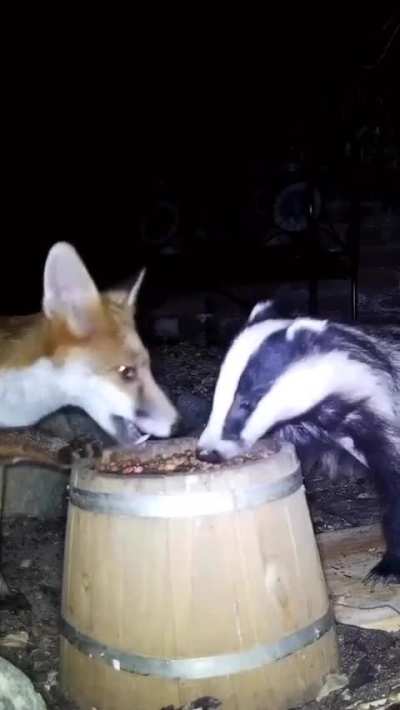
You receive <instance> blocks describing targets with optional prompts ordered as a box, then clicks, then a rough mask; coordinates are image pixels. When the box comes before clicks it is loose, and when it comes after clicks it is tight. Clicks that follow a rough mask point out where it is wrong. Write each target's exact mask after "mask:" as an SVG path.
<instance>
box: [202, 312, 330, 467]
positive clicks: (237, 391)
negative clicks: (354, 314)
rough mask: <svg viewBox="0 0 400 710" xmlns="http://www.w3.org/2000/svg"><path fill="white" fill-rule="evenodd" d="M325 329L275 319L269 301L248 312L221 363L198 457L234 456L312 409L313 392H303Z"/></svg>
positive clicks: (305, 322) (320, 325) (302, 320)
mask: <svg viewBox="0 0 400 710" xmlns="http://www.w3.org/2000/svg"><path fill="white" fill-rule="evenodd" d="M325 327H326V321H320V320H315V319H310V318H297V319H295V320H293V319H283V318H279V317H277V314H276V313H275V310H274V304H273V303H272V302H271V301H265V302H261V303H258V304H257V305H256V306H255V307H254V308H253V310H252V312H251V313H250V316H249V319H248V321H247V323H246V325H245V327H244V328H243V330H242V331H241V332H240V333H239V334H238V336H237V337H236V339H235V340H234V342H233V343H232V345H231V347H230V349H229V350H228V352H227V354H226V356H225V359H224V362H223V364H222V367H221V370H220V373H219V378H218V382H217V385H216V389H215V392H214V399H213V406H212V411H211V415H210V418H209V421H208V423H207V426H206V428H205V430H204V431H203V433H202V435H201V436H200V439H199V442H198V447H197V455H198V457H199V458H201V459H206V460H208V461H214V462H217V461H219V460H221V459H227V458H231V457H233V456H236V455H237V454H239V453H241V452H243V451H245V450H246V449H248V448H250V447H251V446H252V445H253V444H254V443H255V442H256V441H257V440H258V439H259V438H261V437H262V436H264V435H265V434H266V433H267V432H268V431H270V430H271V428H273V427H274V426H275V425H276V424H278V423H279V422H282V421H284V420H288V419H290V418H293V417H294V416H296V415H297V414H298V413H301V412H303V411H304V409H305V408H308V407H309V406H312V404H313V403H312V401H310V400H311V399H313V398H314V396H315V394H313V395H311V393H309V392H308V388H307V379H308V377H309V376H310V368H312V367H313V365H314V364H315V363H312V362H311V360H312V352H313V346H312V343H313V342H314V341H315V339H316V338H317V337H318V334H320V333H321V332H322V331H323V330H324V329H325ZM299 336H300V337H299ZM303 355H306V357H303ZM321 374H322V373H321ZM317 377H318V373H317Z"/></svg>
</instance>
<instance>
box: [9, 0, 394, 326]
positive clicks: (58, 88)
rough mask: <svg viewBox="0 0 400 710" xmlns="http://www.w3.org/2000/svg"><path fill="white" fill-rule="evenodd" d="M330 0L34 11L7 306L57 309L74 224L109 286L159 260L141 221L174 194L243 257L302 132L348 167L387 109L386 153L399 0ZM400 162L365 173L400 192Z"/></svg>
mask: <svg viewBox="0 0 400 710" xmlns="http://www.w3.org/2000/svg"><path fill="white" fill-rule="evenodd" d="M320 5H323V6H322V7H320V9H319V10H316V9H312V8H311V7H309V8H308V9H306V10H305V9H304V8H296V9H295V10H294V9H293V7H292V4H291V3H282V4H281V5H280V6H279V11H277V10H276V9H275V10H274V11H273V10H272V8H270V7H269V6H268V5H265V7H264V9H263V10H260V11H259V13H257V14H253V16H250V15H249V16H246V17H245V16H242V14H241V12H239V11H237V12H236V13H235V12H234V11H233V10H232V9H231V10H229V11H228V9H222V10H221V14H220V16H217V13H216V11H213V12H210V14H209V15H207V14H205V13H200V12H199V11H198V10H196V9H195V8H192V10H191V14H190V15H187V16H184V15H183V13H182V11H181V14H180V15H177V16H176V17H175V16H173V15H172V10H171V14H168V11H166V16H163V15H162V12H161V10H160V9H156V8H154V11H153V15H152V16H150V17H149V18H146V19H143V18H142V17H139V14H136V10H132V15H131V16H130V15H127V16H126V17H123V16H122V15H121V16H120V17H116V16H114V17H112V18H108V17H107V15H106V14H104V15H102V16H101V17H98V16H96V17H94V16H92V17H85V18H83V17H82V16H80V15H79V14H77V15H76V16H68V17H64V18H55V17H50V18H49V17H48V16H47V17H45V16H43V17H41V18H40V17H39V18H38V17H32V18H29V17H24V18H22V17H19V18H17V19H16V21H15V24H13V29H12V31H10V35H11V36H10V46H9V48H8V51H7V53H6V62H5V82H4V85H3V97H2V98H3V101H2V113H3V122H2V123H3V128H2V144H3V151H2V153H3V161H2V168H3V170H2V173H3V190H2V194H3V199H2V200H1V204H2V220H1V226H2V234H1V240H2V251H1V253H2V276H1V281H0V304H1V311H2V312H3V313H18V312H29V311H32V310H35V309H37V308H39V306H40V297H41V278H42V269H43V264H44V260H45V257H46V253H47V250H48V248H49V247H50V246H51V244H52V243H54V242H55V241H57V240H60V239H62V240H68V241H71V242H72V243H73V244H74V245H75V246H76V247H77V248H78V249H79V251H80V253H81V254H82V256H83V257H84V259H85V260H86V263H87V264H88V266H89V269H90V270H91V272H92V274H93V275H94V277H95V278H96V280H97V281H98V283H99V285H100V286H101V287H104V286H107V285H110V284H113V283H114V282H116V281H118V280H120V279H124V278H126V277H130V276H131V275H132V274H133V273H134V272H135V271H136V269H137V268H139V267H140V266H142V263H143V261H144V260H150V263H151V259H154V258H155V255H154V253H153V254H152V255H150V256H149V255H148V254H146V253H144V252H143V250H142V246H143V244H142V242H141V240H140V235H141V225H142V224H143V219H144V217H146V215H149V214H150V215H151V214H152V210H154V205H155V204H157V200H158V199H159V197H160V196H161V197H165V196H167V197H168V198H170V197H171V196H172V199H173V200H176V201H177V202H178V204H179V211H180V212H179V214H180V232H179V235H180V236H179V239H180V240H181V244H182V243H184V245H185V247H184V248H185V249H186V252H187V253H188V254H190V250H191V238H192V235H193V234H194V233H195V232H196V230H199V229H200V232H201V233H205V235H206V239H205V240H204V241H203V242H202V243H203V248H204V249H205V250H206V252H207V254H208V255H209V258H210V260H212V255H213V248H214V247H213V245H214V244H215V243H216V241H215V240H223V242H224V244H226V245H227V247H228V249H227V259H229V244H230V243H231V242H232V240H239V241H240V240H242V242H243V248H244V249H246V250H248V251H249V250H250V251H251V249H252V244H251V239H250V238H249V234H250V232H249V230H248V223H247V221H246V220H247V219H248V218H247V217H246V214H247V213H246V209H245V208H246V205H247V204H248V195H249V191H251V189H252V186H253V185H254V184H255V183H257V180H258V181H260V180H261V181H262V180H263V179H269V178H268V175H269V172H271V171H272V172H273V170H274V169H275V168H274V166H275V165H276V164H277V163H279V161H280V160H282V159H285V157H287V155H288V154H289V153H290V150H291V149H292V148H293V146H295V147H296V150H297V149H300V150H302V151H305V154H306V155H312V156H313V159H314V160H316V161H317V162H319V163H321V162H322V163H324V164H325V163H326V164H328V165H331V166H332V170H334V167H333V166H334V165H335V163H336V162H337V161H338V158H339V157H340V156H342V155H343V154H344V150H345V145H346V141H348V140H353V141H354V140H356V138H355V137H357V135H358V132H359V131H360V130H362V129H363V128H362V127H363V126H364V127H365V126H367V129H366V130H367V133H368V130H370V131H372V133H373V130H375V128H374V127H376V126H378V127H379V131H380V132H379V136H380V140H381V145H382V146H383V147H382V151H383V152H382V154H384V153H385V149H386V148H387V147H388V146H389V148H388V149H387V151H386V153H387V152H388V151H389V153H390V150H391V151H392V153H391V154H390V155H392V154H393V150H398V147H399V144H400V140H399V126H400V115H399V106H398V93H399V91H398V85H399V75H400V72H399V66H400V64H399V56H400V55H399V44H400V41H399V37H398V35H397V37H395V39H394V41H393V43H392V44H391V45H390V48H387V44H388V42H389V40H390V37H391V35H392V33H393V30H394V28H395V27H396V22H397V21H398V19H399V17H398V15H399V12H398V10H396V6H397V5H398V3H379V4H371V5H370V6H369V7H368V8H366V6H365V4H363V5H359V6H357V7H354V8H352V7H351V5H352V4H349V3H346V4H343V5H341V4H338V3H331V2H327V3H324V4H320ZM396 13H397V14H396ZM233 15H235V16H233ZM31 23H32V25H31ZM38 28H39V32H38V31H37V30H38ZM386 49H387V52H386ZM299 146H300V148H299ZM385 146H386V148H385ZM398 155H399V154H398V153H397V167H398ZM391 161H392V162H391V165H392V166H393V158H391ZM389 162H390V161H389ZM395 162H396V161H395V160H394V163H395ZM371 172H372V174H373V175H375V177H376V175H377V172H376V169H375V168H372V171H371V170H370V173H371ZM397 176H398V172H397V173H396V170H394V171H392V172H390V170H389V171H386V173H385V177H384V180H383V182H382V181H381V182H380V184H378V185H377V184H376V182H375V183H374V181H373V180H372V181H368V179H366V188H365V189H366V191H367V192H368V191H372V192H373V191H374V190H376V189H377V188H378V189H379V190H380V191H381V193H382V192H383V196H384V199H387V200H389V201H390V200H391V199H396V195H397V189H398V183H397ZM378 183H379V181H378ZM243 215H245V217H243ZM156 251H157V249H156ZM206 276H207V275H206V274H205V275H204V277H205V281H206ZM173 279H174V274H172V273H171V281H172V280H173Z"/></svg>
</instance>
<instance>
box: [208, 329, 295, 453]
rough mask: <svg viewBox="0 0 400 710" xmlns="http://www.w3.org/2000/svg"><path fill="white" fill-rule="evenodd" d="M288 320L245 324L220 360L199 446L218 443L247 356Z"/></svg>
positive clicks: (247, 358)
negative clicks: (217, 376)
mask: <svg viewBox="0 0 400 710" xmlns="http://www.w3.org/2000/svg"><path fill="white" fill-rule="evenodd" d="M288 323H290V320H268V321H262V322H261V323H255V324H254V325H251V326H249V327H248V328H246V330H244V331H243V332H242V333H240V334H239V335H238V337H237V338H236V340H235V341H234V342H233V344H232V346H231V348H230V350H228V353H227V355H226V357H225V360H224V362H223V363H222V367H221V371H220V374H219V378H218V382H217V386H216V388H215V392H214V399H213V406H212V412H211V416H210V419H209V421H208V424H207V427H206V428H205V430H204V431H203V434H202V435H201V437H200V440H199V446H200V447H203V448H211V447H212V446H213V444H214V442H215V443H217V442H219V441H220V439H221V436H222V430H223V426H224V423H225V418H226V415H227V413H228V411H229V408H230V406H231V404H232V402H233V399H234V396H235V392H236V389H237V386H238V383H239V379H240V376H241V375H242V373H243V372H244V370H245V369H246V365H247V363H248V361H249V359H250V357H251V356H252V355H253V354H254V353H255V351H256V350H257V349H258V348H259V346H260V345H261V343H262V342H263V341H264V340H265V339H266V338H267V337H268V336H269V335H271V334H272V333H275V332H276V331H278V330H282V329H283V328H286V326H287V325H288Z"/></svg>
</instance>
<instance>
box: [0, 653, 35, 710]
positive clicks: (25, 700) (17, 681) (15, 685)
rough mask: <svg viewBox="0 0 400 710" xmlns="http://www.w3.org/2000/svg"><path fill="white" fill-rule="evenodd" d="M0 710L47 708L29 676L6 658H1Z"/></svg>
mask: <svg viewBox="0 0 400 710" xmlns="http://www.w3.org/2000/svg"><path fill="white" fill-rule="evenodd" d="M0 710H46V705H45V702H44V700H43V698H42V696H41V695H39V693H37V692H36V691H35V689H34V687H33V685H32V683H31V681H30V680H29V678H27V676H26V675H25V674H24V673H22V671H20V670H19V669H18V668H16V667H15V666H13V665H12V663H9V661H6V660H5V658H0Z"/></svg>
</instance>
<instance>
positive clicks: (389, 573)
mask: <svg viewBox="0 0 400 710" xmlns="http://www.w3.org/2000/svg"><path fill="white" fill-rule="evenodd" d="M364 581H365V583H366V584H371V585H373V586H375V585H376V584H400V557H397V555H390V554H385V555H384V556H383V557H382V559H381V561H380V562H378V564H377V565H375V567H373V568H372V570H371V571H370V572H369V573H368V574H367V576H366V578H365V580H364Z"/></svg>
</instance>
